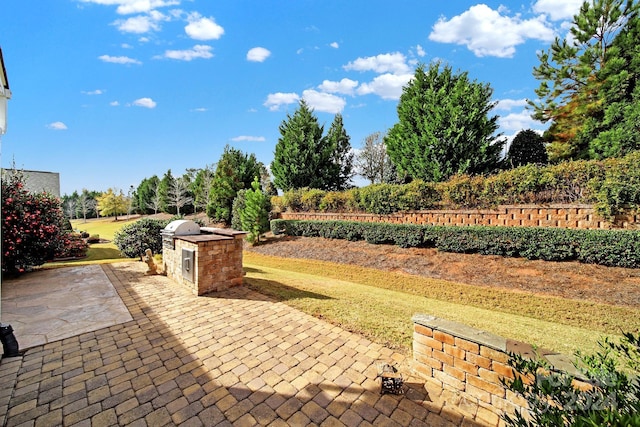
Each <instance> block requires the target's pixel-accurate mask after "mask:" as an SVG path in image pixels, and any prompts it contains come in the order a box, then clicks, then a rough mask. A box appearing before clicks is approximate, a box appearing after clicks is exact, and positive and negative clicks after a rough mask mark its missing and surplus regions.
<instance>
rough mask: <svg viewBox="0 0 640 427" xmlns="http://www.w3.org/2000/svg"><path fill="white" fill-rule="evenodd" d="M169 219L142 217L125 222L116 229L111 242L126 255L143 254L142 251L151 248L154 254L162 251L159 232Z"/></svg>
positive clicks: (133, 256)
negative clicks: (129, 222) (128, 222)
mask: <svg viewBox="0 0 640 427" xmlns="http://www.w3.org/2000/svg"><path fill="white" fill-rule="evenodd" d="M169 222H170V221H161V220H157V219H151V218H142V219H140V220H138V221H136V222H133V223H131V224H127V225H125V226H124V227H122V228H121V229H120V230H118V231H117V232H116V233H115V235H114V239H113V243H115V245H116V246H117V247H118V249H120V252H122V253H123V254H124V255H125V256H126V257H129V258H136V257H140V260H142V256H143V255H144V251H145V250H147V249H151V251H152V252H153V253H154V254H158V253H161V252H162V236H161V235H160V232H161V231H162V229H163V228H165V227H166V226H167V224H169Z"/></svg>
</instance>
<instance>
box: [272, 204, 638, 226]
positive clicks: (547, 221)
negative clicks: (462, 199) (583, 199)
mask: <svg viewBox="0 0 640 427" xmlns="http://www.w3.org/2000/svg"><path fill="white" fill-rule="evenodd" d="M279 216H280V218H282V219H291V220H321V221H332V220H338V221H361V222H390V223H394V224H420V225H458V226H464V225H490V226H511V227H513V226H515V227H561V228H579V229H609V228H626V229H632V228H639V227H640V213H636V214H631V215H620V216H617V217H616V218H615V219H614V221H613V222H607V221H606V220H604V219H603V218H601V217H599V216H598V215H597V214H596V212H595V209H594V208H593V206H591V205H561V204H558V205H548V206H539V205H513V206H499V207H498V208H495V209H461V210H451V209H443V210H424V211H413V212H398V213H394V214H390V215H375V214H365V213H321V212H282V213H280V214H279Z"/></svg>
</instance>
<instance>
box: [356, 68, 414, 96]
mask: <svg viewBox="0 0 640 427" xmlns="http://www.w3.org/2000/svg"><path fill="white" fill-rule="evenodd" d="M412 78H413V74H402V75H396V74H389V73H387V74H382V75H379V76H377V77H376V78H374V79H373V80H372V81H371V82H370V83H362V84H361V85H360V87H358V90H357V93H358V95H367V94H370V93H373V94H376V95H378V96H380V97H381V98H382V99H400V95H402V88H403V86H405V85H406V84H407V83H408V82H409V81H410V80H411V79H412Z"/></svg>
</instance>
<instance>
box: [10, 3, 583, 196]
mask: <svg viewBox="0 0 640 427" xmlns="http://www.w3.org/2000/svg"><path fill="white" fill-rule="evenodd" d="M2 3H3V4H2V15H3V20H2V26H1V27H0V47H2V50H3V53H4V61H5V66H6V70H7V75H8V79H9V84H10V88H11V92H12V95H13V96H12V98H11V99H10V100H9V103H8V105H9V107H8V125H7V133H6V135H4V136H3V137H2V166H3V167H5V168H6V167H11V166H12V164H13V163H14V162H15V165H16V166H17V167H18V168H23V169H29V170H44V171H52V172H59V173H60V181H61V191H62V193H63V194H65V193H67V194H70V193H71V192H73V191H74V190H78V191H81V190H82V189H83V188H87V189H90V190H99V191H105V190H106V189H107V188H109V187H113V188H117V189H123V190H124V192H125V193H126V191H127V190H128V188H129V187H130V185H134V186H137V185H138V184H139V183H140V181H141V180H142V179H143V178H145V177H150V176H152V175H154V174H155V175H158V176H160V177H161V176H162V175H163V174H164V173H165V172H166V171H167V169H171V170H172V173H173V174H174V176H177V175H181V174H182V173H184V171H185V169H186V168H203V167H205V166H207V165H211V164H213V163H215V162H216V161H217V160H218V159H219V158H220V155H221V153H222V150H223V148H224V146H225V145H227V144H229V145H230V146H232V147H235V148H237V149H240V150H242V151H243V152H245V153H255V154H256V156H257V158H258V160H260V161H262V162H264V163H265V164H267V165H268V164H269V163H271V161H272V160H273V152H274V148H275V145H276V143H277V140H278V137H279V132H278V127H279V125H280V124H281V122H282V121H283V120H285V119H286V116H287V114H288V113H289V114H291V113H293V112H294V111H295V109H296V107H297V103H298V100H299V99H301V98H304V99H305V100H306V101H307V103H308V104H309V105H310V106H311V107H313V108H314V109H315V112H316V115H317V116H318V118H319V120H320V122H321V123H323V124H325V127H326V128H328V127H329V125H330V124H331V121H332V120H333V117H334V115H335V114H336V113H341V114H342V115H343V118H344V124H345V128H346V130H347V133H348V134H349V136H350V137H351V145H352V146H353V147H354V148H356V149H357V148H358V147H360V146H361V145H362V142H363V139H364V138H365V137H366V136H367V135H370V134H371V133H373V132H377V131H381V132H384V131H386V130H387V129H389V128H390V127H391V126H393V125H394V124H395V123H396V121H397V114H396V107H397V103H398V98H399V96H400V94H401V92H402V86H403V85H405V84H406V83H407V82H408V81H409V79H410V77H411V76H412V74H413V70H414V69H415V67H416V65H417V64H419V63H425V64H428V63H430V62H431V61H434V60H440V61H442V62H444V63H446V64H449V65H451V66H452V67H453V69H454V70H459V71H466V72H468V73H469V76H470V77H471V78H472V79H475V80H478V81H480V82H485V83H489V84H490V85H491V87H492V88H493V89H494V100H495V101H497V102H498V106H497V107H496V109H495V114H497V115H499V116H500V122H499V123H500V125H501V129H500V131H501V132H502V133H503V134H504V135H505V136H512V135H515V133H517V132H518V131H519V130H521V129H526V128H532V129H543V128H544V126H543V125H542V124H540V123H536V122H533V121H532V120H531V119H530V117H529V116H530V112H529V111H526V110H525V108H524V105H525V100H526V99H531V98H534V97H535V93H534V89H535V88H536V87H537V86H538V82H537V81H536V80H535V79H534V78H533V76H532V68H533V66H535V65H537V63H538V60H537V57H536V52H538V51H540V50H542V49H547V48H548V47H549V45H550V44H551V42H552V40H553V38H554V37H556V36H560V37H564V36H565V35H566V31H567V28H568V24H569V22H570V21H571V17H572V15H573V14H575V13H576V12H577V11H578V9H579V6H580V4H581V0H529V1H503V2H494V1H485V2H484V3H477V2H474V1H466V0H455V1H447V2H441V1H424V0H398V1H395V2H390V1H380V0H366V1H365V0H353V1H344V0H341V1H336V0H280V1H259V0H254V1H249V0H220V1H210V0H3V2H2Z"/></svg>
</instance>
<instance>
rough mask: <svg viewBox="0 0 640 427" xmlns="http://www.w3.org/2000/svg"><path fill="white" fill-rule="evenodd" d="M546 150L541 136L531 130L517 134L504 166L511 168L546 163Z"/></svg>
mask: <svg viewBox="0 0 640 427" xmlns="http://www.w3.org/2000/svg"><path fill="white" fill-rule="evenodd" d="M547 161H548V157H547V150H546V148H545V146H544V139H543V138H542V136H541V135H540V134H539V133H538V132H536V131H533V130H531V129H527V130H521V131H520V132H518V134H517V135H516V137H515V138H513V141H512V142H511V146H510V147H509V152H508V153H507V158H506V164H507V165H508V166H510V167H512V168H517V167H518V166H524V165H527V164H529V163H543V164H544V163H547Z"/></svg>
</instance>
